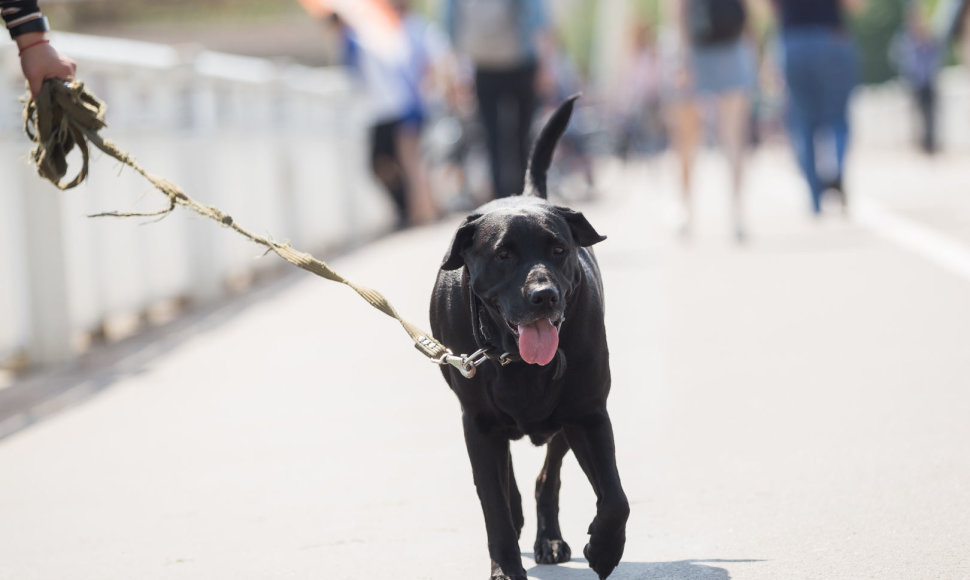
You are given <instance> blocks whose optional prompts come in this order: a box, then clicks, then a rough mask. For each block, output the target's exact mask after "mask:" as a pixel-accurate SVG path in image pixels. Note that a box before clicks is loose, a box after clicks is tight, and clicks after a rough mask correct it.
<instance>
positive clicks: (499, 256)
mask: <svg viewBox="0 0 970 580" xmlns="http://www.w3.org/2000/svg"><path fill="white" fill-rule="evenodd" d="M511 257H512V254H511V253H510V252H509V251H508V250H499V251H498V252H495V259H496V260H498V261H499V262H504V261H506V260H508V259H509V258H511Z"/></svg>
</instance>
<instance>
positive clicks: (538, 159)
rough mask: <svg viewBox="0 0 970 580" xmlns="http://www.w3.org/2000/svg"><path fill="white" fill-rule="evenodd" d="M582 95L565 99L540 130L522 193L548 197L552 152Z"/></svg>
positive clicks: (530, 157) (543, 197)
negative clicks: (548, 174)
mask: <svg viewBox="0 0 970 580" xmlns="http://www.w3.org/2000/svg"><path fill="white" fill-rule="evenodd" d="M580 96H581V95H578V94H577V95H573V96H571V97H569V98H568V99H566V100H565V101H563V103H562V104H561V105H559V108H558V109H556V112H555V113H553V114H552V116H551V117H549V120H548V121H546V124H545V125H544V126H543V127H542V131H540V132H539V138H538V139H536V142H535V145H534V146H533V147H532V154H531V155H530V156H529V168H528V169H527V170H526V172H525V189H524V190H523V192H522V195H534V196H537V197H541V198H542V199H546V196H547V194H548V192H547V191H546V174H547V173H548V172H549V165H551V164H552V154H553V153H555V151H556V144H557V143H559V139H560V138H561V137H562V135H563V133H565V132H566V126H567V125H569V118H570V117H572V115H573V105H574V104H575V103H576V99H578V98H579V97H580Z"/></svg>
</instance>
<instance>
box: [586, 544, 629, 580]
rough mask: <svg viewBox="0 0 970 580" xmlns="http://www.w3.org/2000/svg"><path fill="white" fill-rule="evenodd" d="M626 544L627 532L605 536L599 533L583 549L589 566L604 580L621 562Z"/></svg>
mask: <svg viewBox="0 0 970 580" xmlns="http://www.w3.org/2000/svg"><path fill="white" fill-rule="evenodd" d="M624 544H626V534H623V533H620V534H618V535H616V536H612V537H609V538H603V537H600V536H598V535H594V536H592V537H590V539H589V543H588V544H586V547H585V548H584V549H583V555H584V556H586V560H587V561H589V567H590V568H592V569H593V571H594V572H596V573H597V574H598V575H599V577H600V580H603V579H604V578H606V577H607V576H609V575H610V573H612V572H613V569H614V568H616V566H617V565H618V564H619V563H620V558H621V557H622V556H623V545H624Z"/></svg>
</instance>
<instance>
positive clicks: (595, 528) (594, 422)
mask: <svg viewBox="0 0 970 580" xmlns="http://www.w3.org/2000/svg"><path fill="white" fill-rule="evenodd" d="M564 430H565V433H566V439H567V440H568V441H569V446H570V447H572V449H573V453H574V454H575V455H576V459H577V460H578V461H579V465H580V466H581V467H582V468H583V471H585V472H586V477H588V478H589V481H590V483H591V484H593V490H594V491H595V492H596V517H595V518H593V523H591V524H590V526H589V535H590V537H589V544H587V545H586V549H585V550H583V553H584V555H585V556H586V559H587V560H589V566H590V568H592V569H593V570H594V571H596V573H597V574H599V577H600V578H601V579H602V578H606V577H607V576H609V575H610V573H611V572H612V571H613V569H614V568H616V565H617V564H619V563H620V558H621V557H622V556H623V546H624V544H626V521H627V518H628V517H629V516H630V503H629V502H628V501H627V498H626V494H625V493H624V492H623V487H622V486H621V485H620V473H619V471H617V468H616V448H615V445H614V443H613V426H612V424H611V423H610V417H609V415H608V414H607V413H606V411H605V410H604V411H602V412H601V413H598V414H596V415H592V416H588V417H586V418H585V419H584V420H583V421H582V422H581V423H579V424H576V425H570V426H566V428H565V429H564Z"/></svg>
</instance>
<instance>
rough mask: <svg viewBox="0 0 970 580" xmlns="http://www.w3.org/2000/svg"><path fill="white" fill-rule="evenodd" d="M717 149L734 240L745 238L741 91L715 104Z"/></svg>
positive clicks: (745, 130) (745, 119)
mask: <svg viewBox="0 0 970 580" xmlns="http://www.w3.org/2000/svg"><path fill="white" fill-rule="evenodd" d="M717 107H718V127H719V137H720V139H721V147H722V148H723V149H724V154H725V155H726V156H727V160H728V164H729V165H730V167H731V211H732V218H733V221H734V233H735V235H736V236H737V238H738V241H743V240H744V238H745V227H744V221H745V220H744V204H743V199H742V194H741V186H742V182H743V179H744V161H745V159H744V158H745V149H746V148H747V145H748V138H749V137H748V134H749V122H750V115H751V103H750V99H749V98H748V96H747V95H746V94H745V93H744V92H743V91H733V92H730V93H727V94H725V95H722V96H721V97H719V98H718V101H717Z"/></svg>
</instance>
